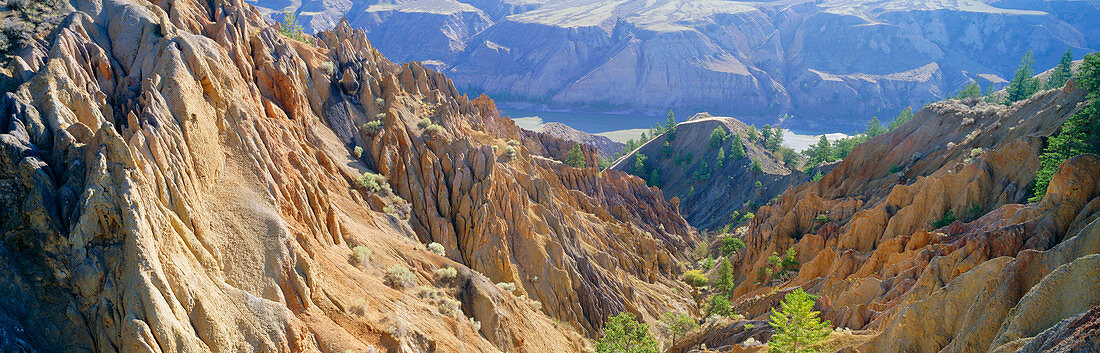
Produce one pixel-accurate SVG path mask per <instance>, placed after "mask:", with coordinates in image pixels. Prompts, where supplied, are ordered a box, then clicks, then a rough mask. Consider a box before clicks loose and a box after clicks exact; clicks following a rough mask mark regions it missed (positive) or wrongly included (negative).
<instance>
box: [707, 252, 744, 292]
mask: <svg viewBox="0 0 1100 353" xmlns="http://www.w3.org/2000/svg"><path fill="white" fill-rule="evenodd" d="M710 283H711V287H712V288H714V291H715V293H719V294H722V295H725V296H727V297H728V296H729V295H731V294H733V290H734V289H736V288H737V285H736V284H734V283H733V267H732V266H731V265H730V261H729V259H723V260H721V261H720V262H719V263H718V270H717V271H716V272H715V274H714V280H712V281H710Z"/></svg>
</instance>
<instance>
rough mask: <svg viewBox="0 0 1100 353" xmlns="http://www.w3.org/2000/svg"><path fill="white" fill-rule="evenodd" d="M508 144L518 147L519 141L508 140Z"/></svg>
mask: <svg viewBox="0 0 1100 353" xmlns="http://www.w3.org/2000/svg"><path fill="white" fill-rule="evenodd" d="M508 146H513V147H519V141H516V140H508Z"/></svg>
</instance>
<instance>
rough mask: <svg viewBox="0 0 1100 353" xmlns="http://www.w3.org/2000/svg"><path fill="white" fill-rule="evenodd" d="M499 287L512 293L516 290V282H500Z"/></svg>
mask: <svg viewBox="0 0 1100 353" xmlns="http://www.w3.org/2000/svg"><path fill="white" fill-rule="evenodd" d="M497 288H500V289H501V290H504V291H505V292H508V293H511V292H515V291H516V284H515V283H512V282H500V283H497Z"/></svg>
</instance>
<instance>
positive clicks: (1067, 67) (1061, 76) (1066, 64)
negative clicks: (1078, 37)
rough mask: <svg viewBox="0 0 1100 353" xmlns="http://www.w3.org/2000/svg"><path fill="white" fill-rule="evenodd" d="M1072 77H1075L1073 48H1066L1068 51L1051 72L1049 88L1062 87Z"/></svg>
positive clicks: (1048, 81)
mask: <svg viewBox="0 0 1100 353" xmlns="http://www.w3.org/2000/svg"><path fill="white" fill-rule="evenodd" d="M1070 77H1073V50H1072V49H1066V53H1065V54H1062V60H1059V61H1058V66H1056V67H1055V68H1054V72H1051V73H1050V79H1048V80H1047V89H1051V88H1058V87H1062V86H1063V85H1065V84H1066V81H1069V79H1070Z"/></svg>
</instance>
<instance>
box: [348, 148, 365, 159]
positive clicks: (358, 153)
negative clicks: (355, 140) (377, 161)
mask: <svg viewBox="0 0 1100 353" xmlns="http://www.w3.org/2000/svg"><path fill="white" fill-rule="evenodd" d="M351 154H352V155H354V156H355V158H363V148H362V147H359V146H355V149H353V150H351Z"/></svg>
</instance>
